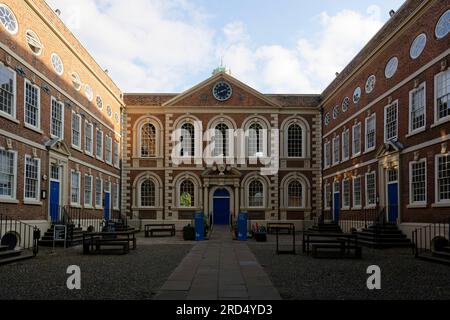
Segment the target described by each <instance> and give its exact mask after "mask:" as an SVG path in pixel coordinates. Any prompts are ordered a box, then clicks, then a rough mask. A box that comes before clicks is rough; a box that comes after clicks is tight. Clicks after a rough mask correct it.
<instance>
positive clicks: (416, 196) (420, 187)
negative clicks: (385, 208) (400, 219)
mask: <svg viewBox="0 0 450 320" xmlns="http://www.w3.org/2000/svg"><path fill="white" fill-rule="evenodd" d="M425 165H426V163H425V161H421V162H416V163H412V164H411V196H412V199H411V202H412V203H415V202H425V201H426V194H425V184H426V177H425Z"/></svg>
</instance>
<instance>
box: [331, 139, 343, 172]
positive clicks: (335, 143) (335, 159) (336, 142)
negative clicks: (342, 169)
mask: <svg viewBox="0 0 450 320" xmlns="http://www.w3.org/2000/svg"><path fill="white" fill-rule="evenodd" d="M340 142H341V138H340V137H339V136H335V137H334V138H333V140H332V149H333V150H332V154H331V158H332V165H333V166H335V165H338V164H339V163H340V162H341V154H340V152H341V146H340ZM335 151H337V154H336V152H335Z"/></svg>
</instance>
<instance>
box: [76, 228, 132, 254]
mask: <svg viewBox="0 0 450 320" xmlns="http://www.w3.org/2000/svg"><path fill="white" fill-rule="evenodd" d="M130 243H131V244H132V248H133V250H135V249H136V231H118V232H85V233H84V234H83V253H84V254H89V253H101V252H102V249H101V248H102V247H121V248H122V252H123V254H126V253H128V252H129V251H130Z"/></svg>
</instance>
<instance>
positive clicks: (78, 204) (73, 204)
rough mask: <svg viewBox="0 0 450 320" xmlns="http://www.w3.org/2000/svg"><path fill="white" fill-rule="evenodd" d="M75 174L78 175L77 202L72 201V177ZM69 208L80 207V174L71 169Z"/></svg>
mask: <svg viewBox="0 0 450 320" xmlns="http://www.w3.org/2000/svg"><path fill="white" fill-rule="evenodd" d="M74 173H76V174H77V175H78V198H77V202H73V201H72V192H73V185H72V178H73V177H72V176H73V174H74ZM69 196H70V201H69V202H70V206H71V207H78V206H81V172H80V171H78V170H74V169H71V170H70V195H69Z"/></svg>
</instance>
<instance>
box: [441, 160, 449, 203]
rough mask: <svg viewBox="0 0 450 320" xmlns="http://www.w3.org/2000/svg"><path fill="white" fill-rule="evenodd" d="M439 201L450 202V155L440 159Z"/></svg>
mask: <svg viewBox="0 0 450 320" xmlns="http://www.w3.org/2000/svg"><path fill="white" fill-rule="evenodd" d="M438 192H439V199H438V200H439V201H443V200H450V155H446V156H440V157H439V158H438Z"/></svg>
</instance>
